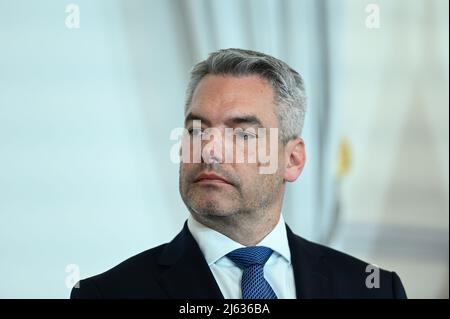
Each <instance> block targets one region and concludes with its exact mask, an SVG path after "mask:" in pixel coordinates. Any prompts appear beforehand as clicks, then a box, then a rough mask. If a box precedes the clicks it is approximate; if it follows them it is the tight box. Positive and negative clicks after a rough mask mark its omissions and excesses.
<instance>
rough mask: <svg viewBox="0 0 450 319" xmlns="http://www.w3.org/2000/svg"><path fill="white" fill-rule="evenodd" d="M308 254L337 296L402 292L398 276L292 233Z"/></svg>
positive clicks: (402, 296)
mask: <svg viewBox="0 0 450 319" xmlns="http://www.w3.org/2000/svg"><path fill="white" fill-rule="evenodd" d="M294 236H295V237H297V239H298V241H300V242H301V243H302V245H303V246H304V247H306V248H305V249H306V250H308V251H309V254H311V255H315V256H317V257H318V258H319V260H320V263H321V264H323V267H324V268H325V269H326V270H327V273H328V274H329V278H330V279H331V281H332V286H333V290H334V295H335V296H336V297H337V298H389V299H390V298H398V299H405V298H406V293H405V290H404V288H403V285H402V282H401V280H400V278H399V276H398V275H397V274H396V273H395V272H392V271H388V270H385V269H382V268H380V267H378V266H377V265H375V264H370V263H368V262H365V261H363V260H361V259H359V258H356V257H354V256H351V255H349V254H346V253H344V252H341V251H338V250H336V249H333V248H331V247H327V246H324V245H321V244H318V243H314V242H311V241H308V240H306V239H304V238H301V237H299V236H296V235H294Z"/></svg>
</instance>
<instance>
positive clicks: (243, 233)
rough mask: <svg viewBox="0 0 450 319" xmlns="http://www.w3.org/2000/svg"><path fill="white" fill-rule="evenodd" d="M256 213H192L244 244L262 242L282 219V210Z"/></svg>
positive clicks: (251, 244)
mask: <svg viewBox="0 0 450 319" xmlns="http://www.w3.org/2000/svg"><path fill="white" fill-rule="evenodd" d="M252 215H253V216H252ZM254 215H256V214H251V213H250V214H249V213H248V212H247V213H237V214H234V215H231V216H211V215H208V216H204V215H199V214H195V213H192V216H193V218H194V219H195V220H196V221H198V222H199V223H201V224H203V225H205V226H206V227H209V228H211V229H214V230H215V231H217V232H219V233H221V234H223V235H225V236H227V237H229V238H231V239H232V240H234V241H235V242H238V243H240V244H242V245H244V246H255V245H256V244H258V243H259V242H261V240H263V239H264V237H266V236H267V235H268V234H269V233H270V232H271V231H272V230H273V229H274V228H275V226H276V225H277V223H278V221H279V220H280V210H278V211H277V212H272V213H267V212H266V213H265V214H257V216H254ZM255 217H256V218H255Z"/></svg>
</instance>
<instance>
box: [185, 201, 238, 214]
mask: <svg viewBox="0 0 450 319" xmlns="http://www.w3.org/2000/svg"><path fill="white" fill-rule="evenodd" d="M191 207H192V208H193V209H194V210H195V212H197V214H199V215H201V216H217V217H225V216H230V215H233V213H234V211H235V210H236V208H235V207H230V206H228V205H224V204H223V203H219V202H217V201H211V200H208V201H206V202H205V201H202V202H200V203H195V204H194V205H192V206H191Z"/></svg>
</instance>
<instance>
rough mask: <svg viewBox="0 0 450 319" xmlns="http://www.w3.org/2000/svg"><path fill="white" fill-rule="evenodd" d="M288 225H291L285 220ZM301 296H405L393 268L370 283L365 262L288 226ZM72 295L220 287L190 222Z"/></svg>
mask: <svg viewBox="0 0 450 319" xmlns="http://www.w3.org/2000/svg"><path fill="white" fill-rule="evenodd" d="M286 227H287V226H286ZM287 237H288V242H289V247H290V251H291V261H292V266H293V270H294V278H295V287H296V292H297V298H406V294H405V290H404V289H403V285H402V283H401V281H400V278H399V277H398V276H397V274H396V273H395V272H390V271H386V270H381V269H380V271H379V276H380V277H379V287H378V288H375V287H374V288H368V287H367V286H366V278H367V276H369V275H370V274H371V273H368V272H366V267H367V265H368V264H367V263H365V262H363V261H361V260H358V259H356V258H354V257H351V256H349V255H346V254H344V253H341V252H338V251H336V250H333V249H331V248H328V247H325V246H321V245H318V244H315V243H312V242H309V241H307V240H305V239H303V238H301V237H299V236H296V235H295V234H294V233H292V231H291V230H290V229H289V227H287ZM71 298H72V299H80V298H82V299H87V298H89V299H90V298H109V299H110V298H153V299H167V298H176V299H197V298H198V299H210V298H214V299H221V298H223V295H222V293H221V292H220V289H219V287H218V285H217V283H216V281H215V279H214V276H213V274H212V273H211V271H210V269H209V267H208V264H207V263H206V261H205V258H204V257H203V254H202V252H201V250H200V248H199V246H198V244H197V242H196V241H195V239H194V238H193V237H192V235H191V233H190V231H189V229H188V227H187V224H186V223H185V225H184V227H183V230H182V231H181V232H180V233H179V234H178V235H177V236H176V237H175V238H174V239H173V240H172V241H171V242H170V243H167V244H164V245H161V246H158V247H155V248H152V249H149V250H147V251H144V252H142V253H140V254H138V255H136V256H134V257H131V258H129V259H128V260H126V261H124V262H122V263H121V264H119V265H117V266H116V267H114V268H112V269H110V270H108V271H106V272H105V273H102V274H100V275H97V276H94V277H91V278H88V279H84V280H81V281H80V282H79V288H73V289H72V293H71Z"/></svg>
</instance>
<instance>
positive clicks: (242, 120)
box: [184, 112, 264, 127]
mask: <svg viewBox="0 0 450 319" xmlns="http://www.w3.org/2000/svg"><path fill="white" fill-rule="evenodd" d="M194 120H200V121H202V122H204V123H205V124H206V125H208V126H210V124H211V122H210V121H209V120H208V119H206V118H205V117H203V116H201V115H198V114H194V113H191V112H189V114H188V115H187V116H186V119H185V120H184V124H185V125H186V124H187V123H188V122H190V121H194ZM225 124H226V125H227V126H234V125H238V124H248V125H253V126H258V127H264V125H263V124H262V121H261V120H260V119H259V118H258V117H257V116H255V115H246V114H243V115H236V116H232V117H230V118H227V119H226V120H225Z"/></svg>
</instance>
